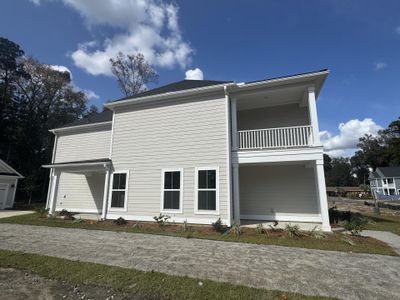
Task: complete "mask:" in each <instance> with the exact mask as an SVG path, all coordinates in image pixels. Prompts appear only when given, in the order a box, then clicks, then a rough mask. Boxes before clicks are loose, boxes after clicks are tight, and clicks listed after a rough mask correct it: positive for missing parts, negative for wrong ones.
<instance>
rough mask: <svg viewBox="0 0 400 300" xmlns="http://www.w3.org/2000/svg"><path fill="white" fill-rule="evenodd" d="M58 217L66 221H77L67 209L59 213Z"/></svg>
mask: <svg viewBox="0 0 400 300" xmlns="http://www.w3.org/2000/svg"><path fill="white" fill-rule="evenodd" d="M58 216H59V217H61V219H64V220H75V217H74V214H73V213H72V212H70V211H68V210H66V209H63V210H62V211H60V212H59V213H58Z"/></svg>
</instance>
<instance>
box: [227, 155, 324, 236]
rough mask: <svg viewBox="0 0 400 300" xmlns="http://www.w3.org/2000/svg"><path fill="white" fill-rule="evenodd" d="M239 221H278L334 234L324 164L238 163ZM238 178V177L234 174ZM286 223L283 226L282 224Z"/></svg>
mask: <svg viewBox="0 0 400 300" xmlns="http://www.w3.org/2000/svg"><path fill="white" fill-rule="evenodd" d="M235 169H236V168H234V173H236V172H237V176H238V186H237V191H236V194H235V195H234V216H235V222H236V223H239V222H240V224H243V225H251V224H258V223H265V222H271V221H278V222H279V223H280V225H282V224H287V223H292V224H299V225H300V227H301V228H302V229H304V230H310V229H312V228H314V227H315V226H317V228H320V229H322V230H324V231H330V230H331V228H330V225H329V216H328V213H327V212H328V208H327V200H326V194H325V192H324V184H325V179H324V177H323V173H322V174H321V171H322V172H323V165H322V164H321V163H320V162H319V161H315V160H314V161H289V162H269V163H243V164H237V171H236V172H235ZM234 176H235V174H234ZM281 223H282V224H281Z"/></svg>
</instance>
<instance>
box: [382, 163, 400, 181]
mask: <svg viewBox="0 0 400 300" xmlns="http://www.w3.org/2000/svg"><path fill="white" fill-rule="evenodd" d="M376 173H378V174H379V175H380V177H381V178H384V177H400V166H395V167H380V168H376ZM382 175H383V176H382Z"/></svg>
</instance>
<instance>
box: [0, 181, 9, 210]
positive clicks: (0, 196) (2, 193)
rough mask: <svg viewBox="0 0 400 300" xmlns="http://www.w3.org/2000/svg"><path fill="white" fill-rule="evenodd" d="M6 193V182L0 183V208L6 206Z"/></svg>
mask: <svg viewBox="0 0 400 300" xmlns="http://www.w3.org/2000/svg"><path fill="white" fill-rule="evenodd" d="M7 195H8V184H4V183H0V209H4V207H5V206H6V201H7Z"/></svg>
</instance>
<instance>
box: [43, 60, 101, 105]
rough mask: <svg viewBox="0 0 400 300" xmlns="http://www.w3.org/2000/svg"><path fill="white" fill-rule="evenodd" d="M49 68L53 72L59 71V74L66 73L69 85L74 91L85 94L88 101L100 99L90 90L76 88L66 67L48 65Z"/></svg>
mask: <svg viewBox="0 0 400 300" xmlns="http://www.w3.org/2000/svg"><path fill="white" fill-rule="evenodd" d="M48 66H49V67H50V68H52V69H53V70H56V71H59V72H68V73H69V76H70V77H71V85H72V87H73V88H74V90H76V91H82V92H83V93H85V95H86V97H87V98H88V100H92V99H94V100H96V99H100V96H99V95H97V94H96V93H95V92H94V91H92V90H90V89H81V88H80V87H79V86H77V85H76V84H75V82H74V81H73V77H72V72H71V70H70V69H68V68H67V67H66V66H61V65H48Z"/></svg>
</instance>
